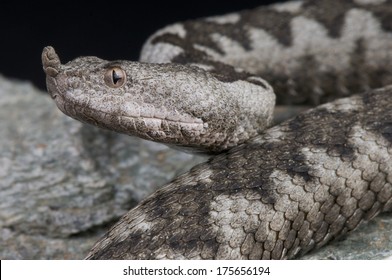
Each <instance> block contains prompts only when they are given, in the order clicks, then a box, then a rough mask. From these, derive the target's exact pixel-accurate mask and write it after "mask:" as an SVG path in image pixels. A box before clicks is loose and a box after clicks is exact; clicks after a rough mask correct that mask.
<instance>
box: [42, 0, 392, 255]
mask: <svg viewBox="0 0 392 280" xmlns="http://www.w3.org/2000/svg"><path fill="white" fill-rule="evenodd" d="M391 6H392V5H391V2H390V1H376V0H375V1H359V0H357V1H337V0H336V1H335V0H334V1H302V2H301V1H297V2H290V3H286V4H279V5H272V6H269V7H262V8H258V9H255V10H253V11H244V12H241V13H234V14H230V15H227V16H222V17H211V18H207V19H201V20H198V21H189V22H185V23H183V24H181V23H177V24H174V25H171V26H168V27H166V28H164V29H163V30H161V31H158V32H157V33H156V34H155V35H153V36H152V37H151V38H150V39H149V40H148V41H147V43H146V45H145V46H144V48H143V51H142V55H141V60H142V61H144V62H142V63H136V62H128V61H115V62H107V61H103V60H100V59H98V58H95V57H83V58H78V59H75V60H73V61H71V62H69V63H67V64H61V63H60V60H59V57H58V56H57V54H56V53H55V51H54V49H53V48H51V47H47V48H45V49H44V52H43V56H42V59H43V65H44V70H45V72H46V74H47V85H48V90H49V92H50V93H51V95H52V97H53V98H54V99H55V102H56V104H57V106H58V107H59V108H60V109H61V110H62V111H63V112H64V113H65V114H68V115H70V116H71V117H73V118H75V119H78V120H81V121H85V122H89V123H93V124H95V125H98V126H100V127H104V128H108V129H112V130H115V131H117V132H122V133H127V134H130V135H137V136H140V137H143V138H146V139H150V140H154V141H162V142H163V143H167V144H169V145H177V146H179V147H185V148H191V149H196V150H199V151H207V152H211V153H216V152H221V151H225V150H228V149H229V150H228V151H226V152H224V153H222V154H221V155H218V156H216V157H213V158H211V160H210V161H208V162H207V163H204V164H201V165H198V166H196V167H194V168H193V169H192V170H191V171H190V172H189V173H187V174H184V175H182V176H180V177H178V178H177V179H175V180H174V181H172V182H171V183H169V184H168V185H166V186H164V187H163V188H162V189H160V190H158V191H157V192H156V193H154V194H153V195H151V196H150V197H148V198H147V199H146V200H144V201H143V202H142V203H140V204H139V205H138V206H137V207H136V208H134V209H132V210H131V211H130V212H129V213H128V214H126V215H125V216H124V217H123V218H122V219H121V220H120V221H119V222H118V223H117V224H116V225H115V226H114V227H113V228H112V229H111V230H110V231H109V232H108V233H107V234H106V235H105V236H104V237H103V238H102V239H101V241H99V242H98V243H97V244H96V246H95V247H94V248H93V249H92V251H91V252H90V254H89V256H88V258H104V259H106V258H129V259H166V258H168V259H211V258H215V259H260V258H261V259H286V258H294V257H297V256H300V255H302V254H304V253H306V252H308V251H310V250H312V249H314V248H319V247H321V246H323V245H325V244H326V243H328V242H329V241H330V240H333V239H335V238H336V237H339V236H342V235H344V234H345V233H347V232H348V231H351V230H353V229H355V228H356V227H357V226H358V225H359V224H360V223H361V222H362V221H364V220H369V219H371V218H373V217H374V216H376V215H377V214H378V213H380V212H385V211H390V210H391V208H392V165H391V162H392V149H391V148H392V121H391V120H392V103H391V102H390V96H391V94H392V88H391V87H385V88H383V89H379V90H369V89H370V88H374V87H379V86H385V85H387V84H389V83H390V82H391V81H392V80H391V76H392V75H391V69H392V68H391V67H392V56H391V54H390V49H391V47H392V33H391V29H390V18H391V15H392V10H391ZM147 62H148V63H147ZM154 63H163V64H154ZM242 69H245V70H242ZM250 73H254V74H257V75H261V77H263V78H265V79H266V80H268V81H269V82H271V84H272V86H273V88H274V91H275V92H276V93H277V96H278V101H281V102H282V100H283V99H284V101H283V102H290V103H292V102H299V101H300V102H312V103H315V104H318V103H320V102H324V101H327V100H330V99H335V98H336V97H339V96H345V95H351V94H352V93H355V92H356V91H360V90H367V92H366V93H364V94H362V95H357V96H353V97H350V98H346V99H339V100H337V101H334V102H332V103H327V104H325V105H322V106H320V107H317V108H316V109H314V110H311V111H308V112H306V113H304V114H301V115H299V116H298V117H296V118H294V119H292V120H290V121H287V122H285V123H283V124H281V125H279V126H276V127H273V128H270V129H268V130H266V131H265V132H264V133H263V134H260V132H261V130H264V129H265V127H266V126H268V125H269V123H270V121H271V118H272V117H271V115H270V113H271V112H272V105H273V102H274V97H273V94H272V89H271V87H270V86H269V85H268V84H267V83H266V82H265V81H264V80H263V79H261V78H258V77H257V76H255V75H253V74H250ZM103 77H105V78H103ZM107 77H109V78H107ZM256 134H260V135H259V136H256V137H254V136H255V135H256ZM241 143H242V144H241ZM233 146H238V147H234V148H232V147H233Z"/></svg>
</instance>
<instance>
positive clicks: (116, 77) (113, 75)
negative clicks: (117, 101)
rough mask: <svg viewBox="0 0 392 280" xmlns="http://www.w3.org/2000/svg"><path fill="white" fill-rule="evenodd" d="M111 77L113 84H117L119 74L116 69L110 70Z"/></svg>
mask: <svg viewBox="0 0 392 280" xmlns="http://www.w3.org/2000/svg"><path fill="white" fill-rule="evenodd" d="M112 77H113V83H114V84H117V82H118V81H119V80H121V75H119V74H118V73H117V71H116V70H113V71H112Z"/></svg>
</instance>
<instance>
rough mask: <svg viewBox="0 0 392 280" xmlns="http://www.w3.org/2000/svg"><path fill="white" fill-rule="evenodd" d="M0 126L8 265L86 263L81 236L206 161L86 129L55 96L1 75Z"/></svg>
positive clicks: (0, 192)
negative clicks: (37, 260)
mask: <svg viewBox="0 0 392 280" xmlns="http://www.w3.org/2000/svg"><path fill="white" fill-rule="evenodd" d="M0 120H1V122H0V145H1V148H0V228H1V229H2V232H1V236H0V258H26V259H31V258H65V257H67V254H69V252H70V251H72V252H76V251H78V254H76V253H74V254H71V256H72V258H82V257H83V256H84V255H85V254H86V252H87V250H88V249H89V248H90V247H91V246H87V247H86V246H82V247H81V248H79V245H80V244H81V243H80V242H78V241H77V240H78V239H79V240H80V241H81V240H84V239H86V238H87V237H83V238H84V239H83V238H82V239H80V238H78V235H81V234H83V233H85V232H87V231H90V230H91V229H94V228H95V227H99V226H102V225H106V226H109V225H110V224H111V223H112V222H113V221H115V220H117V219H118V218H119V217H120V216H121V215H122V214H124V213H125V212H126V211H127V210H129V209H130V208H132V207H133V206H134V205H135V204H136V203H137V202H138V201H140V200H141V199H142V198H144V197H145V196H147V195H148V194H149V193H151V192H153V191H154V190H155V189H156V188H157V187H159V186H161V185H162V184H164V183H165V182H167V181H169V180H170V179H171V178H173V177H174V176H175V175H176V174H178V173H182V172H184V171H186V170H187V169H189V168H190V167H191V166H193V165H195V163H196V162H200V161H201V160H202V158H201V157H196V156H191V155H189V154H185V153H181V152H178V151H174V150H172V149H169V148H167V147H166V146H163V145H161V144H156V143H152V142H147V141H141V140H139V139H136V138H133V137H129V136H125V135H119V134H115V133H112V132H109V131H104V130H100V129H98V128H95V127H92V126H89V125H83V124H81V123H79V122H77V121H74V120H72V119H70V118H69V117H66V116H65V115H63V114H62V113H61V112H60V111H59V110H58V109H57V107H56V106H55V104H54V103H53V102H52V101H51V99H50V97H49V95H48V94H45V93H43V92H40V91H38V90H37V89H34V87H32V85H31V84H29V83H25V82H16V81H15V82H12V81H9V80H6V79H5V78H3V77H1V76H0ZM100 234H102V232H101V233H100ZM75 236H76V238H74V237H75ZM98 236H99V235H98V234H96V236H94V235H93V236H91V237H90V238H92V240H94V241H96V240H97V239H98ZM84 241H85V240H84ZM84 241H83V242H84ZM21 242H22V243H23V247H21V246H20V243H21ZM83 242H82V243H83ZM72 244H74V245H73V246H75V248H74V249H71V248H69V246H71V245H72ZM89 244H90V245H92V244H93V242H90V241H89ZM52 247H53V248H52ZM40 248H41V249H40ZM57 248H68V249H67V250H65V251H64V252H63V254H61V253H59V251H60V250H58V249H57ZM19 250H20V251H19Z"/></svg>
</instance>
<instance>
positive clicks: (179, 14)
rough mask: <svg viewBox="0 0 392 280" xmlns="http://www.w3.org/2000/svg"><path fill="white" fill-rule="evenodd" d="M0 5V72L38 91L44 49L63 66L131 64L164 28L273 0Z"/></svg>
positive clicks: (43, 84)
mask: <svg viewBox="0 0 392 280" xmlns="http://www.w3.org/2000/svg"><path fill="white" fill-rule="evenodd" d="M2 2H3V3H2V4H1V5H0V74H2V75H4V76H6V77H8V78H17V79H22V80H30V81H32V82H33V83H34V84H35V85H36V86H38V87H39V88H41V89H44V88H45V76H44V73H43V71H42V66H41V52H42V49H43V47H45V46H47V45H51V46H53V47H55V49H56V52H57V53H58V54H59V56H60V59H61V61H62V62H63V63H64V62H67V61H69V60H71V59H73V58H75V57H77V56H84V55H94V56H98V57H101V58H104V59H108V60H111V59H128V60H137V59H138V56H139V52H140V49H141V47H142V44H143V42H144V41H145V40H146V39H147V37H148V36H149V35H151V34H152V33H153V32H154V31H156V30H157V29H159V28H161V27H163V26H165V25H167V24H170V23H173V22H177V21H184V20H186V19H193V18H198V17H205V16H212V15H219V14H225V13H229V12H234V11H237V10H242V9H250V8H254V7H257V6H259V5H264V4H268V3H272V2H277V1H273V0H271V1H260V0H259V1H254V0H253V1H251V0H241V1H233V2H228V3H227V1H222V0H220V1H209V2H201V1H186V0H185V1H164V0H163V1H149V0H146V1H127V2H119V1H112V0H111V1H105V0H104V1H103V2H102V1H101V2H100V1H96V2H94V3H91V4H87V3H85V2H82V1H80V2H79V3H78V2H73V3H71V2H69V1H67V2H60V1H52V2H48V3H46V5H44V4H42V3H41V4H40V5H38V4H37V2H35V1H30V2H28V3H21V2H16V1H9V2H5V1H2Z"/></svg>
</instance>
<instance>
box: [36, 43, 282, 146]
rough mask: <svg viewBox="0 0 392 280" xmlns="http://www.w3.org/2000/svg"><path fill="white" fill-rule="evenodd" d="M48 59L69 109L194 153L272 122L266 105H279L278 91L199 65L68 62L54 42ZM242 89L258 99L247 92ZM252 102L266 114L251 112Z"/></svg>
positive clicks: (59, 99) (56, 94) (57, 92)
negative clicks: (62, 59) (276, 100)
mask: <svg viewBox="0 0 392 280" xmlns="http://www.w3.org/2000/svg"><path fill="white" fill-rule="evenodd" d="M42 63H43V69H44V71H45V73H46V84H47V89H48V92H49V93H50V95H51V96H52V98H53V99H54V101H55V103H56V104H57V106H58V108H59V109H60V110H61V111H62V112H63V113H65V114H66V115H68V116H70V117H72V118H75V119H77V120H79V121H82V122H85V123H90V124H93V125H96V126H98V127H102V128H106V129H110V130H114V131H116V132H120V133H125V134H128V135H133V136H138V137H141V138H143V139H147V140H152V141H157V142H162V143H164V144H167V145H170V146H177V147H180V148H182V149H185V150H190V151H201V152H209V153H217V152H220V151H223V150H226V149H228V148H230V147H231V146H236V145H238V144H239V143H240V142H243V141H245V140H246V139H247V138H249V137H251V136H253V135H256V134H257V133H258V131H259V130H262V129H264V128H265V127H266V125H267V124H268V122H269V119H270V117H269V115H270V114H271V111H272V108H270V109H266V110H260V108H263V105H265V104H264V103H267V104H269V105H270V107H273V101H274V96H273V93H272V91H271V92H268V91H266V90H265V89H261V90H260V88H259V87H257V86H256V85H253V84H250V85H247V84H249V83H246V82H244V81H237V82H231V83H225V82H222V81H220V80H218V79H217V78H216V77H214V76H213V75H212V74H210V73H209V72H208V71H206V70H203V69H201V68H199V67H195V66H189V65H180V64H172V63H170V64H152V63H141V62H132V61H125V60H116V61H107V60H103V59H100V58H97V57H92V56H86V57H79V58H76V59H74V60H72V61H70V62H68V63H66V64H61V62H60V59H59V57H58V55H57V54H56V52H55V50H54V49H53V48H52V47H46V48H44V50H43V53H42ZM252 85H253V86H252ZM241 91H247V92H249V93H252V94H253V95H255V96H256V97H248V96H245V97H241V94H239V93H240V92H241ZM258 91H261V94H260V95H257V93H258ZM255 100H256V101H257V100H260V101H258V102H254V101H255ZM260 103H263V104H260ZM250 104H251V105H252V106H253V107H256V109H257V111H260V113H258V112H257V113H254V112H250V113H249V109H248V107H250ZM244 110H245V113H243V111H244ZM247 110H248V111H247ZM260 124H261V128H260Z"/></svg>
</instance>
